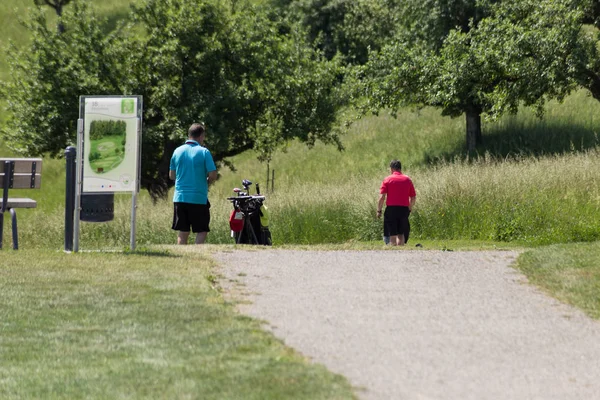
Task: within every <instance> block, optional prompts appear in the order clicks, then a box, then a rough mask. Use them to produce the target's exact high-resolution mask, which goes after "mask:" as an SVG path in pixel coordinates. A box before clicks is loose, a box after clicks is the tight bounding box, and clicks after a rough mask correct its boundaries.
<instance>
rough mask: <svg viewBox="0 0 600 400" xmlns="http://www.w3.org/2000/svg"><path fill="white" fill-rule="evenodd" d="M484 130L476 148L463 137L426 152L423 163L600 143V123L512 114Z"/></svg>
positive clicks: (543, 152) (550, 152)
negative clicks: (444, 148)
mask: <svg viewBox="0 0 600 400" xmlns="http://www.w3.org/2000/svg"><path fill="white" fill-rule="evenodd" d="M483 130H484V132H483V143H482V144H481V145H478V146H477V149H476V151H475V152H473V153H469V152H467V150H466V144H465V142H464V141H463V142H461V143H460V144H459V145H457V146H456V147H455V148H454V149H452V150H451V151H448V152H440V153H436V152H435V151H430V152H428V153H425V154H424V157H423V163H424V164H427V165H430V164H437V163H439V162H450V161H453V160H464V159H466V158H467V157H477V156H478V155H479V156H482V155H484V154H488V155H490V156H492V157H493V158H498V159H500V158H509V157H511V156H533V157H537V156H543V155H560V154H565V153H571V152H583V151H586V150H590V149H593V148H595V147H599V146H600V134H599V132H600V126H598V127H591V126H589V125H581V124H573V123H566V122H557V121H544V120H533V121H531V120H528V121H524V122H522V121H519V120H516V119H514V118H509V119H508V120H507V121H503V122H499V123H496V124H490V125H487V126H484V127H483Z"/></svg>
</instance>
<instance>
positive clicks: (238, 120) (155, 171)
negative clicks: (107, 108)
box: [3, 0, 345, 196]
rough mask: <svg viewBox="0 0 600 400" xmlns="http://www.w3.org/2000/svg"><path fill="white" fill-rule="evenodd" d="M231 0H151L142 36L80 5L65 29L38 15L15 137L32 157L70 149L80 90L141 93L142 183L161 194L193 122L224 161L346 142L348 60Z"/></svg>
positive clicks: (13, 95)
mask: <svg viewBox="0 0 600 400" xmlns="http://www.w3.org/2000/svg"><path fill="white" fill-rule="evenodd" d="M231 4H232V5H235V7H233V6H231V7H228V6H226V5H225V4H223V2H221V1H217V0H214V1H212V0H202V1H196V0H146V1H144V3H143V4H142V5H141V6H140V7H138V8H137V9H136V10H135V11H134V13H133V15H134V18H135V23H136V24H137V26H138V28H137V29H138V30H139V29H142V30H144V31H145V33H144V35H141V36H137V37H136V36H125V35H118V34H117V33H116V32H113V33H110V34H106V33H104V32H101V30H100V28H99V25H100V24H98V21H96V19H95V17H94V16H93V13H91V12H90V10H89V9H88V7H87V6H86V5H85V4H83V3H79V2H77V1H76V2H74V7H73V8H72V9H70V10H69V12H66V13H65V16H64V18H63V20H64V22H65V25H66V26H67V28H68V29H67V30H66V31H65V33H64V34H62V35H57V34H52V33H50V32H48V31H47V29H46V28H45V20H44V18H43V15H42V14H41V13H38V14H36V17H35V19H34V20H33V21H32V22H31V23H30V24H29V27H30V29H31V31H32V44H31V47H30V48H29V49H27V50H26V51H24V52H23V53H22V54H19V55H15V54H14V52H11V54H12V56H11V58H10V60H11V65H12V73H13V76H12V80H11V81H10V82H8V83H7V84H5V86H4V90H3V93H4V95H5V96H6V98H7V99H8V105H9V106H8V107H9V110H10V111H11V114H12V118H11V119H10V121H9V123H8V127H7V129H5V131H4V132H3V135H4V137H5V138H7V142H8V143H11V146H12V147H13V149H15V150H18V151H20V152H22V153H26V154H42V153H46V152H48V153H50V154H54V155H56V154H59V153H60V152H61V151H62V149H64V147H65V146H66V145H68V144H71V143H73V142H74V140H75V134H76V132H75V122H76V120H77V118H78V97H79V96H80V95H101V94H114V95H117V94H135V95H142V96H143V98H144V121H143V122H144V124H143V133H142V149H143V150H142V151H143V154H144V156H143V158H142V186H143V187H145V188H147V189H149V191H150V193H151V194H152V195H153V196H161V195H165V194H166V192H167V189H168V187H169V185H170V184H171V182H170V181H169V180H168V169H169V160H170V157H171V154H172V152H173V150H174V148H175V147H176V146H178V145H179V144H181V143H182V142H183V140H184V138H185V137H186V136H187V128H188V127H189V125H190V124H191V123H193V122H198V121H203V122H204V123H205V124H206V125H207V132H208V134H207V139H206V143H207V146H208V147H209V149H210V150H211V152H212V153H213V156H214V158H215V160H216V161H217V162H219V161H223V162H225V161H226V158H227V157H230V156H233V155H235V154H238V153H240V152H243V151H245V150H249V149H254V150H256V151H257V152H258V154H259V156H260V158H261V159H264V160H268V159H269V158H270V156H271V154H272V152H273V151H275V149H276V148H277V147H278V146H279V145H281V144H282V143H284V142H286V141H288V140H292V139H298V140H300V141H302V142H305V143H306V144H307V145H309V146H311V145H313V144H314V143H315V142H316V141H317V140H320V141H322V142H325V143H334V144H337V145H338V147H340V148H341V142H340V140H339V136H338V132H337V130H336V126H337V121H336V112H337V110H339V109H340V107H342V106H343V105H344V102H345V99H344V97H343V96H339V95H338V90H339V89H338V86H339V83H340V77H341V76H342V70H341V67H340V65H339V62H338V61H337V60H335V59H334V60H332V61H326V60H324V59H323V58H322V56H320V54H319V53H317V52H315V51H314V50H312V48H311V47H310V46H309V45H308V44H306V43H305V41H304V40H303V39H302V36H301V34H300V33H299V32H297V31H295V30H293V29H292V30H290V31H289V32H288V33H287V34H285V35H282V34H280V33H279V31H278V29H277V26H276V24H275V23H274V22H272V21H270V20H268V18H266V16H265V15H264V14H262V13H260V12H259V11H258V9H256V8H254V7H253V6H251V5H250V4H248V3H246V2H241V1H237V2H232V3H231ZM133 31H134V30H133V29H121V30H119V31H117V32H133Z"/></svg>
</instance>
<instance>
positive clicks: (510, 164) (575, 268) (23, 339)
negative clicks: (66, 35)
mask: <svg viewBox="0 0 600 400" xmlns="http://www.w3.org/2000/svg"><path fill="white" fill-rule="evenodd" d="M28 4H29V3H28V2H27V1H20V0H3V1H2V2H0V22H1V23H0V45H4V44H6V43H7V40H8V39H12V40H14V42H15V43H16V44H17V45H22V44H24V43H26V41H27V37H26V35H25V34H24V31H23V30H22V29H21V28H20V27H19V25H18V22H17V21H18V17H22V16H23V15H25V11H24V10H25V8H26V6H28ZM95 6H96V7H97V8H98V9H99V12H100V13H101V15H103V16H104V17H105V18H106V22H105V23H106V24H107V25H109V26H110V24H113V25H114V24H116V22H117V21H118V20H119V19H122V18H126V15H127V9H128V4H127V2H118V1H116V0H106V1H104V2H102V3H98V4H95ZM48 13H49V15H52V11H51V10H50V9H48ZM54 22H55V21H54V20H52V19H51V20H50V22H49V23H54ZM5 66H6V64H5V59H4V58H0V79H3V78H6V77H7V75H8V74H7V71H6V69H5ZM598 116H600V103H599V102H597V101H596V100H594V99H592V98H591V97H590V96H589V95H588V94H587V93H585V92H583V91H579V92H575V93H573V94H572V95H571V96H569V97H568V98H567V99H566V101H565V102H564V103H563V104H557V103H555V102H551V103H550V104H548V106H547V107H546V115H545V117H544V119H542V120H540V119H537V118H536V117H534V115H533V113H532V112H530V111H529V110H522V111H521V112H520V113H519V114H518V115H516V116H505V117H504V118H502V119H500V120H499V121H495V122H491V121H487V122H485V123H484V144H483V145H482V146H481V147H479V148H478V150H477V153H478V154H477V155H472V154H471V155H468V154H466V153H465V151H464V121H463V119H450V118H446V117H442V116H441V115H440V113H439V111H438V110H435V109H430V108H426V109H422V110H410V109H404V110H401V112H400V113H399V115H398V118H397V119H394V118H392V117H390V116H389V115H386V114H385V113H384V114H382V115H381V116H379V117H374V116H370V117H365V118H363V119H362V120H359V121H357V122H356V123H355V124H354V125H353V126H352V127H351V129H350V131H349V132H348V134H347V135H346V136H344V137H343V142H344V145H345V150H344V151H343V152H338V151H337V150H335V149H334V148H332V147H328V146H324V145H322V144H317V145H316V146H315V147H314V148H313V149H311V150H308V151H307V149H306V147H305V146H303V145H301V144H299V143H295V142H294V143H290V144H289V145H288V146H286V147H285V149H282V150H284V151H281V152H278V153H277V154H275V156H274V157H273V160H272V161H271V163H270V165H269V169H270V171H273V170H274V171H275V189H274V191H270V192H269V193H267V202H266V205H267V206H268V207H269V211H270V217H271V218H270V219H271V226H270V228H271V231H272V233H273V240H274V243H275V245H277V246H280V247H282V248H300V249H302V248H311V249H339V250H346V249H359V250H360V249H382V250H383V249H385V250H388V251H396V249H390V248H389V247H388V248H386V247H384V246H383V244H382V243H383V242H382V240H381V233H382V227H381V221H380V220H378V219H376V217H375V207H376V201H377V193H378V189H379V185H380V183H381V180H382V179H383V178H384V177H385V176H386V175H387V174H388V164H389V161H390V160H391V159H392V158H399V159H400V160H401V161H402V163H403V166H404V168H403V169H404V171H405V172H406V173H407V174H408V175H410V176H411V177H412V178H413V180H414V182H415V186H416V189H417V195H418V198H417V206H416V208H415V212H414V213H413V215H412V217H411V220H412V228H413V229H412V233H411V240H410V242H409V246H408V247H407V248H405V249H403V251H408V250H412V251H421V249H416V248H415V247H414V245H415V244H416V243H420V244H422V245H423V248H422V249H425V250H427V249H442V250H448V251H450V250H470V249H519V250H524V253H523V255H522V256H521V257H520V258H519V261H518V264H517V266H516V267H517V268H518V269H519V270H521V271H523V272H524V273H525V274H526V275H527V276H528V278H529V280H530V281H531V282H532V283H533V284H535V285H538V286H539V287H541V288H543V290H546V291H547V292H548V293H550V294H552V295H554V296H556V297H557V298H559V299H560V300H562V301H565V302H568V303H570V304H573V305H575V306H577V307H580V308H581V309H583V310H584V311H585V312H587V313H588V315H590V316H592V317H594V318H600V311H599V310H600V251H599V244H598V243H599V242H598V241H599V240H600V174H599V171H600V139H599V132H600V117H598ZM3 118H6V115H2V116H0V124H1V123H2V119H3ZM207 140H208V146H209V147H210V127H208V139H207ZM142 154H143V149H142ZM11 155H12V154H11V152H10V151H9V150H8V149H7V147H6V146H5V144H2V143H0V157H2V156H11ZM231 161H232V162H233V164H234V165H235V166H236V167H237V170H236V171H230V170H227V169H225V168H222V169H221V170H220V179H219V181H218V182H217V183H216V184H214V185H213V186H212V187H211V189H210V200H211V203H212V209H211V212H212V223H211V233H210V234H209V237H208V242H209V243H210V244H211V245H209V246H206V250H202V251H201V252H200V253H199V254H193V253H188V252H179V250H180V249H178V250H175V249H172V248H169V250H167V251H165V250H164V245H165V244H169V243H174V242H175V240H176V234H175V233H174V232H173V231H171V229H170V225H171V218H172V217H171V213H172V204H171V201H170V198H167V199H164V200H159V201H157V202H153V201H152V200H151V199H150V197H149V196H148V195H147V193H145V192H143V193H142V194H141V195H140V198H139V203H138V209H137V244H138V247H142V248H149V249H152V250H149V251H142V252H141V253H140V254H131V253H88V252H83V253H80V254H63V253H62V252H60V251H58V250H60V249H62V247H63V234H64V219H65V216H64V203H65V198H64V196H65V182H64V181H65V176H64V170H65V168H64V161H63V160H52V159H45V160H44V166H43V173H42V189H41V190H22V191H20V190H14V191H11V196H12V197H32V198H34V199H36V200H38V208H37V209H34V210H18V215H19V232H20V248H21V250H19V252H12V251H9V250H7V248H8V247H10V243H7V242H6V241H5V250H3V252H2V255H1V258H0V287H1V289H2V292H3V300H2V304H3V306H2V307H0V309H1V310H2V311H0V312H1V313H2V326H3V328H2V330H1V333H0V341H1V342H2V343H3V345H2V346H1V347H0V358H1V359H2V360H3V362H2V363H1V364H0V398H7V399H11V398H12V399H17V398H19V399H21V398H49V399H52V398H69V399H72V398H132V399H136V398H202V399H212V398H214V399H221V398H231V399H240V398H243V399H269V398H271V399H279V398H294V399H298V398H300V399H302V398H306V399H325V398H328V399H329V398H335V399H345V398H352V392H351V389H350V387H349V385H348V384H347V382H346V381H345V380H344V379H343V378H341V377H339V376H335V375H333V374H331V373H329V372H327V371H326V370H325V369H323V368H321V367H320V366H316V365H312V364H309V363H307V362H306V360H303V359H302V357H300V356H299V355H297V354H295V353H294V352H293V351H291V350H289V349H287V348H285V347H284V346H283V345H282V344H281V343H280V342H279V341H277V340H275V339H274V338H273V337H272V336H270V335H269V334H266V333H265V332H263V331H262V330H261V326H260V324H259V322H257V321H253V320H251V319H248V318H245V317H241V316H239V315H237V314H236V313H235V311H234V310H233V307H232V305H231V304H229V303H227V302H226V301H225V300H224V299H223V298H222V296H221V294H220V293H219V291H218V290H217V288H215V286H214V282H215V277H214V272H213V270H212V269H211V260H210V258H209V257H208V255H207V254H208V253H209V252H210V249H211V248H215V246H213V245H215V244H218V245H219V248H226V249H228V250H229V249H231V250H233V249H235V247H223V245H224V244H229V243H231V242H232V239H231V238H230V236H229V227H228V223H227V221H228V217H229V213H230V211H231V205H230V203H229V202H227V201H226V200H225V198H226V197H228V196H230V195H232V192H231V189H232V188H233V187H240V185H241V180H242V179H250V180H252V181H254V182H259V183H260V185H261V187H262V188H263V191H264V190H265V189H266V178H267V177H266V172H267V165H266V164H261V163H259V162H258V161H257V160H256V155H255V154H253V153H252V152H246V153H244V154H240V155H238V156H236V157H234V158H232V160H231ZM130 210H131V204H130V196H128V195H118V196H116V207H115V220H114V221H112V222H109V223H101V224H93V223H82V226H81V241H80V245H81V249H82V250H85V251H88V250H98V249H107V250H108V249H111V250H122V249H123V248H125V247H127V246H128V244H129V234H130V214H129V212H130ZM8 232H10V223H8V222H6V221H5V235H6V234H7V233H8ZM6 236H8V235H6ZM6 236H5V238H6V239H7V240H8V239H9V238H8V237H6ZM190 248H192V247H190ZM192 249H193V248H192ZM401 251H402V250H401Z"/></svg>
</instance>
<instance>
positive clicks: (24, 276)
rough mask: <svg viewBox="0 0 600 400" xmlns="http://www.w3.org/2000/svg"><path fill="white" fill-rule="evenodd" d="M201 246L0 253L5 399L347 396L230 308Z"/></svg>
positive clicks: (0, 373)
mask: <svg viewBox="0 0 600 400" xmlns="http://www.w3.org/2000/svg"><path fill="white" fill-rule="evenodd" d="M211 268H212V264H211V260H210V259H209V258H208V257H207V256H205V255H203V254H201V253H199V252H187V253H182V254H173V253H169V252H168V251H162V250H161V251H147V252H140V253H135V254H126V253H78V254H65V253H63V252H57V251H48V250H19V251H10V250H9V251H7V250H4V251H2V253H1V261H0V291H1V292H2V296H1V297H0V302H1V306H0V321H1V322H0V327H1V328H0V343H1V345H0V360H2V361H1V363H0V398H2V399H31V398H43V399H117V398H127V399H141V398H144V399H261V400H262V399H350V398H354V397H353V393H352V389H351V387H350V385H349V384H348V382H347V381H346V380H345V379H344V378H343V377H340V376H337V375H334V374H332V373H330V372H329V371H327V370H326V369H325V368H324V367H322V366H319V365H314V364H311V363H309V362H308V361H307V360H305V359H304V358H303V357H302V356H300V355H298V354H296V353H295V352H294V351H293V350H290V349H288V348H286V347H285V346H284V345H283V344H282V343H281V342H280V341H279V340H277V339H276V338H274V337H273V336H272V335H271V334H268V333H266V332H264V331H263V330H262V329H261V326H260V322H258V321H255V320H252V319H250V318H248V317H245V316H241V315H239V314H238V313H236V312H235V309H234V307H233V305H232V304H229V303H227V302H226V301H225V300H224V299H223V297H222V296H221V293H220V291H219V289H218V288H217V287H216V284H215V277H214V275H213V272H211V271H212V269H211Z"/></svg>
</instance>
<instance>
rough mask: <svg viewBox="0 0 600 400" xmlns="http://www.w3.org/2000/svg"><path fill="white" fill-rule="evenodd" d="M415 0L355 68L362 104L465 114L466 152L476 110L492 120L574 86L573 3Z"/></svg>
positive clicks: (473, 138) (474, 135) (475, 137)
mask: <svg viewBox="0 0 600 400" xmlns="http://www.w3.org/2000/svg"><path fill="white" fill-rule="evenodd" d="M417 3H420V2H417ZM417 3H415V4H413V3H411V1H408V2H406V3H405V4H406V5H407V7H409V9H407V10H406V14H405V16H406V19H405V21H404V25H403V26H404V30H403V31H402V32H401V34H400V35H399V36H398V37H397V39H396V41H395V43H393V44H391V45H389V46H387V47H385V48H384V49H383V50H382V51H381V52H380V53H379V54H377V55H375V56H374V57H373V58H372V59H371V61H370V64H369V65H368V66H367V68H365V69H364V70H363V71H361V73H362V74H365V76H369V77H371V79H370V80H369V81H368V82H367V83H366V84H365V85H364V88H365V90H366V95H367V98H368V100H369V101H368V103H369V104H367V105H366V107H368V108H370V109H374V110H378V109H380V108H383V107H392V109H395V108H397V107H399V106H401V105H407V104H412V105H414V104H416V105H421V106H433V107H439V108H441V109H442V114H443V115H449V116H452V117H456V116H459V115H462V114H464V115H465V117H466V143H467V149H468V150H469V151H473V150H475V148H476V145H477V144H479V143H481V141H482V136H481V115H482V114H484V113H485V114H487V115H489V116H491V117H492V118H496V117H498V116H500V115H502V114H503V113H504V112H513V113H514V112H516V111H517V109H518V107H519V105H520V104H525V105H535V106H537V107H538V111H541V110H542V105H543V104H544V101H545V100H546V99H548V98H557V99H559V100H560V99H563V98H564V97H565V96H566V95H567V94H568V93H569V91H570V90H571V89H572V88H573V82H574V81H573V79H572V70H573V68H574V66H575V63H576V58H577V57H576V56H575V55H574V52H575V48H576V46H575V44H576V42H577V38H578V37H579V34H580V28H581V25H580V24H578V21H579V19H580V12H579V9H578V7H577V4H576V2H574V1H571V0H541V1H533V0H521V1H518V2H509V1H504V2H499V1H490V0H488V1H475V0H472V1H471V0H464V1H449V0H427V1H425V2H423V3H422V5H423V6H422V7H421V6H419V5H418V4H417ZM426 7H428V8H429V9H426ZM410 21H413V22H412V23H410Z"/></svg>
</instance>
